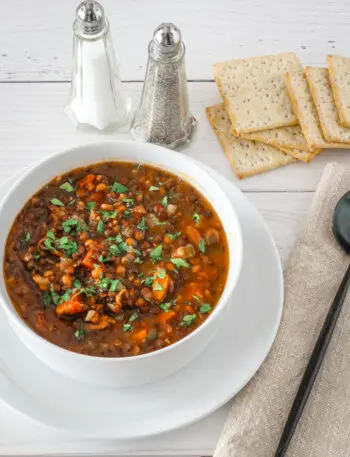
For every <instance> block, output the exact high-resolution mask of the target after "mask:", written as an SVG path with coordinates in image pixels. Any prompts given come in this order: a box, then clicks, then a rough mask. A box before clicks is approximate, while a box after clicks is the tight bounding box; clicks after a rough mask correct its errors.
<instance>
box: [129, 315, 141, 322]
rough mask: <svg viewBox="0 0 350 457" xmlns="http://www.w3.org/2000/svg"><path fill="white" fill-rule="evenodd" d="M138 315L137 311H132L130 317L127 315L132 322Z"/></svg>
mask: <svg viewBox="0 0 350 457" xmlns="http://www.w3.org/2000/svg"><path fill="white" fill-rule="evenodd" d="M138 317H139V315H138V314H137V313H133V314H132V315H131V316H130V317H129V322H134V321H136V319H138Z"/></svg>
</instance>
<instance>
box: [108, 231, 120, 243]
mask: <svg viewBox="0 0 350 457" xmlns="http://www.w3.org/2000/svg"><path fill="white" fill-rule="evenodd" d="M107 241H115V242H116V243H122V241H123V238H122V236H121V234H120V233H118V234H117V235H116V236H110V237H108V238H107Z"/></svg>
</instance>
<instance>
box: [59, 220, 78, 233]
mask: <svg viewBox="0 0 350 457" xmlns="http://www.w3.org/2000/svg"><path fill="white" fill-rule="evenodd" d="M62 228H63V231H64V233H71V232H72V229H75V231H76V232H80V231H81V230H82V228H81V223H80V221H78V220H77V219H73V218H70V219H67V220H66V221H64V222H63V224H62Z"/></svg>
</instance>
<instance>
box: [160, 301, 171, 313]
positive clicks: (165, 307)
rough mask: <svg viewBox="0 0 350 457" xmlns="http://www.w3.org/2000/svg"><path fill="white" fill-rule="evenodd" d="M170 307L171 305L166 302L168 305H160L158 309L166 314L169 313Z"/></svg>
mask: <svg viewBox="0 0 350 457" xmlns="http://www.w3.org/2000/svg"><path fill="white" fill-rule="evenodd" d="M171 305H172V303H171V302H168V303H161V304H160V305H159V307H160V308H161V309H162V310H163V311H165V312H166V313H168V312H169V309H170V307H171Z"/></svg>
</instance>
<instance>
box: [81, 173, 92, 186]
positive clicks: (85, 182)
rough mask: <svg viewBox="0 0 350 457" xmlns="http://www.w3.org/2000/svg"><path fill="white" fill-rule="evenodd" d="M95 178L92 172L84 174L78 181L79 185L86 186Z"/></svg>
mask: <svg viewBox="0 0 350 457" xmlns="http://www.w3.org/2000/svg"><path fill="white" fill-rule="evenodd" d="M94 180H95V175H93V174H92V173H90V174H88V175H86V176H84V178H83V179H81V180H80V181H79V187H87V186H89V184H91V183H92V182H93V181H94Z"/></svg>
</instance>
